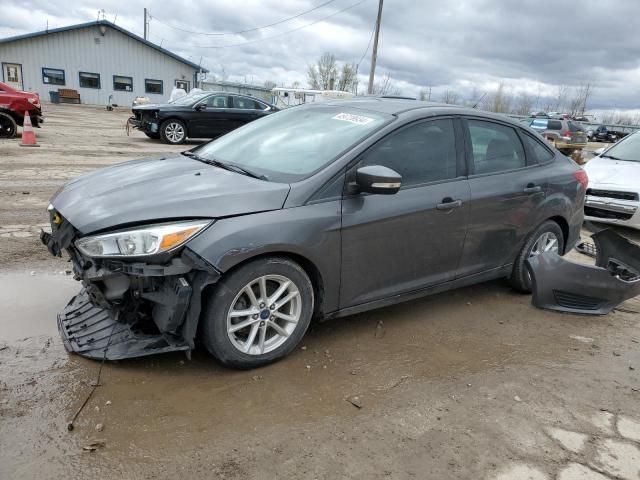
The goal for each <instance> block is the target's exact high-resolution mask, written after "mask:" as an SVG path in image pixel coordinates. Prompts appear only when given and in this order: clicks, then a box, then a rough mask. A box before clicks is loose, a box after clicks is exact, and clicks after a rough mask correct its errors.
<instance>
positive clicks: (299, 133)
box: [194, 103, 394, 183]
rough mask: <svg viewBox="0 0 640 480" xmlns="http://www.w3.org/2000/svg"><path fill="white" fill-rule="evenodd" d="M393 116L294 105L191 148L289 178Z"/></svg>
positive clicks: (318, 165)
mask: <svg viewBox="0 0 640 480" xmlns="http://www.w3.org/2000/svg"><path fill="white" fill-rule="evenodd" d="M393 119H394V117H393V116H392V115H387V114H383V113H378V112H372V111H369V110H361V109H358V108H353V107H347V106H340V105H330V104H326V105H324V104H319V103H316V104H310V105H299V106H296V107H294V108H289V109H286V110H282V111H280V112H277V113H274V114H273V115H267V116H265V117H263V118H261V119H258V120H255V121H253V122H251V123H248V124H246V125H245V126H243V127H240V128H238V129H236V130H233V131H232V132H230V133H227V134H226V135H224V136H222V137H220V138H218V139H216V140H213V141H212V142H210V143H207V144H205V145H203V146H202V147H200V148H198V149H196V150H194V152H195V153H197V154H198V155H200V156H202V157H205V158H210V159H215V160H219V161H222V162H228V163H231V164H235V165H239V166H241V167H245V168H247V169H250V170H252V171H255V172H256V173H260V174H263V175H266V176H267V178H268V180H270V181H274V182H286V183H290V182H296V181H298V180H302V179H304V178H307V177H308V176H310V175H312V174H313V173H315V172H317V171H318V170H320V169H321V168H323V167H325V166H326V165H328V164H329V163H331V162H332V161H334V160H335V159H336V158H337V157H339V156H340V155H341V154H342V153H344V152H345V151H347V150H348V149H350V148H352V147H353V146H355V145H356V144H358V143H360V142H361V141H362V140H363V139H365V138H366V137H368V136H370V135H371V134H372V133H374V132H375V131H377V130H379V129H380V128H382V127H383V126H384V125H385V124H387V123H388V122H391V121H393Z"/></svg>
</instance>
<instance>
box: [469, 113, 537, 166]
mask: <svg viewBox="0 0 640 480" xmlns="http://www.w3.org/2000/svg"><path fill="white" fill-rule="evenodd" d="M468 125H469V136H470V138H471V148H472V153H473V165H474V173H476V174H484V173H495V172H504V171H507V170H513V169H516V168H522V167H524V166H525V164H526V163H525V156H524V149H523V148H522V143H521V142H520V139H519V138H518V135H517V134H516V132H515V130H514V129H513V128H511V127H507V126H505V125H500V124H498V123H492V122H484V121H480V120H469V121H468Z"/></svg>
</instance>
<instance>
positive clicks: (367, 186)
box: [355, 165, 402, 195]
mask: <svg viewBox="0 0 640 480" xmlns="http://www.w3.org/2000/svg"><path fill="white" fill-rule="evenodd" d="M355 184H356V187H357V188H358V191H360V192H366V193H379V194H382V195H393V194H394V193H397V192H398V190H400V187H401V186H402V175H400V174H399V173H398V172H396V171H394V170H391V169H390V168H387V167H383V166H382V165H368V166H366V167H360V168H359V169H358V170H356V181H355Z"/></svg>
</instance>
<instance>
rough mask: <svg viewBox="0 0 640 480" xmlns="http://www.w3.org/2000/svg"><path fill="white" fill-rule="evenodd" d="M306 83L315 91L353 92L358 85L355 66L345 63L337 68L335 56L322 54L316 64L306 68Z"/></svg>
mask: <svg viewBox="0 0 640 480" xmlns="http://www.w3.org/2000/svg"><path fill="white" fill-rule="evenodd" d="M307 81H308V82H309V88H313V89H315V90H342V91H346V92H348V91H354V90H355V88H356V86H357V85H358V77H357V75H356V66H355V64H353V63H345V64H343V65H342V66H341V67H339V66H338V63H337V62H336V57H335V55H333V54H331V53H328V52H327V53H323V54H322V56H321V57H320V58H319V59H318V61H317V62H316V64H314V65H309V66H308V68H307Z"/></svg>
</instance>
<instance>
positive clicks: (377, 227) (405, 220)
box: [340, 119, 469, 308]
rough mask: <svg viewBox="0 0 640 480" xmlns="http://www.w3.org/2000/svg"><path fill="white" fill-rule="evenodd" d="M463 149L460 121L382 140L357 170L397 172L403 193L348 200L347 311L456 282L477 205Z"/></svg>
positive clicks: (343, 301)
mask: <svg viewBox="0 0 640 480" xmlns="http://www.w3.org/2000/svg"><path fill="white" fill-rule="evenodd" d="M456 139H458V142H457V141H456ZM461 141H462V138H461V135H459V134H458V132H456V129H455V128H454V121H453V120H452V119H436V120H430V121H421V122H419V123H414V124H411V125H409V126H406V127H403V128H401V129H400V130H397V131H396V132H394V133H392V134H390V135H388V136H387V137H385V138H384V139H382V140H381V141H380V142H378V143H377V144H376V145H374V146H373V147H372V148H371V149H369V150H368V151H367V152H366V153H365V154H364V155H363V156H362V158H361V159H360V161H359V162H358V164H357V165H356V167H354V168H357V167H359V166H363V165H383V166H385V167H388V168H391V169H393V170H395V171H396V172H398V173H400V174H401V175H402V188H401V189H400V191H399V192H398V193H396V194H394V195H370V194H358V195H350V196H345V198H344V199H343V202H342V282H341V286H340V307H341V308H346V307H350V306H354V305H360V304H363V303H367V302H371V301H374V300H378V299H382V298H385V297H389V296H392V295H395V294H399V293H405V292H411V291H413V290H418V289H420V288H423V287H425V286H429V285H435V284H438V283H442V282H446V281H448V280H452V279H453V278H454V277H455V275H456V271H457V268H458V263H459V261H460V257H461V255H462V250H463V245H464V239H465V233H466V226H467V225H466V224H467V203H468V200H469V184H468V181H467V179H466V177H463V176H461V174H462V173H463V172H461V168H462V167H461V163H462V152H461V151H459V150H458V149H457V148H456V143H458V144H459V142H461ZM460 150H462V149H460Z"/></svg>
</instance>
